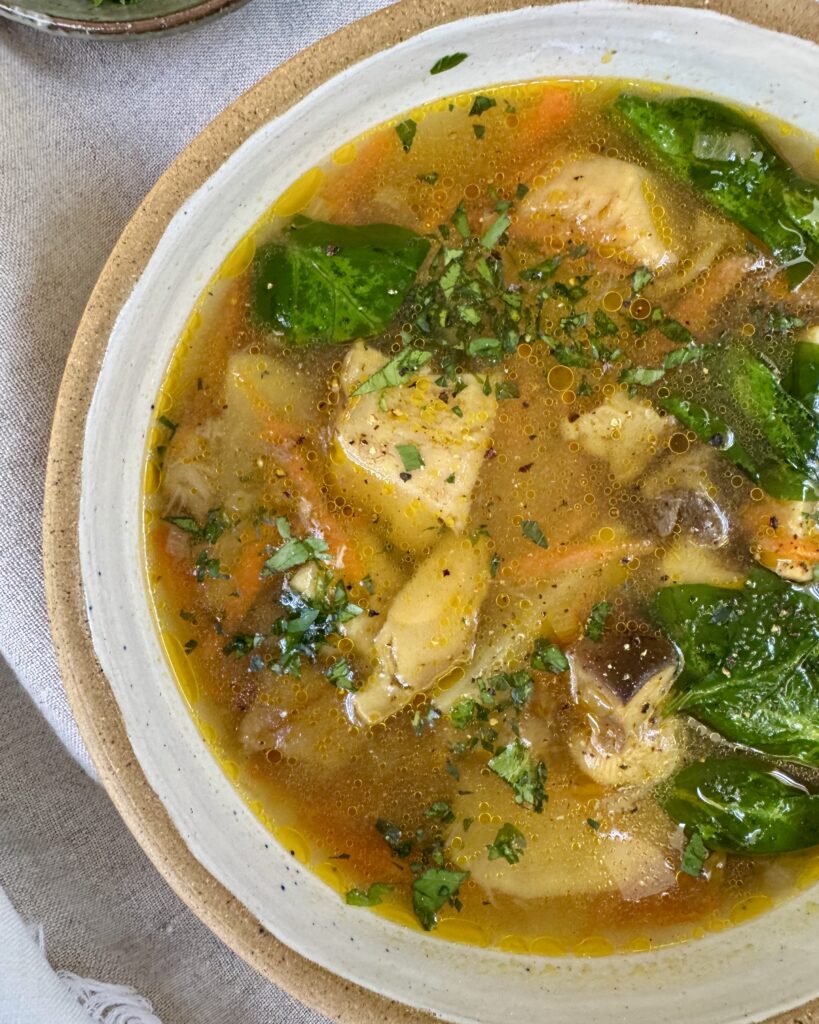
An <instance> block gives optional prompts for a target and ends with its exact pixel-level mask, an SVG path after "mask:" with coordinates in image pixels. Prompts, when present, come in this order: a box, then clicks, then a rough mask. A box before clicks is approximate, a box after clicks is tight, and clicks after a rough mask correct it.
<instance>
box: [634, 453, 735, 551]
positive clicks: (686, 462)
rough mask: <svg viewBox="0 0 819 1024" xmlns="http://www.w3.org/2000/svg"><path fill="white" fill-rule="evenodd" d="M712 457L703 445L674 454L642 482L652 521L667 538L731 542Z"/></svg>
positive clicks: (719, 544) (709, 544)
mask: <svg viewBox="0 0 819 1024" xmlns="http://www.w3.org/2000/svg"><path fill="white" fill-rule="evenodd" d="M711 457H712V456H711V455H710V450H708V449H704V448H702V447H701V446H700V447H697V448H695V449H693V450H691V451H689V452H687V453H686V454H685V455H673V454H670V455H668V456H667V457H666V458H664V459H663V460H662V461H658V465H657V467H656V468H655V469H654V470H653V471H652V472H651V473H650V474H649V475H648V477H647V478H646V479H645V480H644V481H643V482H642V483H641V484H640V491H641V493H642V494H643V496H644V498H645V499H646V504H647V518H648V521H649V522H650V524H651V526H652V527H653V529H654V530H655V531H656V533H657V534H658V535H659V536H660V537H662V538H663V539H665V538H666V537H670V536H671V535H672V534H673V533H684V534H685V535H686V536H687V537H689V538H690V539H691V541H692V542H693V543H694V544H698V545H701V546H702V547H711V548H720V547H722V546H723V545H724V544H725V543H726V542H727V541H728V536H729V533H730V524H729V522H728V519H727V517H726V515H725V513H724V512H723V511H722V509H721V508H720V506H719V502H718V501H717V499H716V498H715V497H714V495H715V493H716V488H715V486H714V485H713V483H712V481H711V474H710V472H709V471H710V469H711V464H710V463H709V459H710V458H711Z"/></svg>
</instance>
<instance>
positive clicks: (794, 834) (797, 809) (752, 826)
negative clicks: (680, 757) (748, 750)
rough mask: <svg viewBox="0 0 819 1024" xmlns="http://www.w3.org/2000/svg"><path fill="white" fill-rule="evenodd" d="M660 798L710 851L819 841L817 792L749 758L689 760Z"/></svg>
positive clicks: (796, 846)
mask: <svg viewBox="0 0 819 1024" xmlns="http://www.w3.org/2000/svg"><path fill="white" fill-rule="evenodd" d="M660 803H661V804H662V806H663V807H664V809H665V811H666V813H667V814H668V815H669V816H670V817H671V818H673V820H674V821H676V822H679V824H681V825H684V826H685V828H686V831H687V832H688V833H689V834H690V835H692V838H693V836H694V835H699V836H700V837H701V839H702V842H703V843H704V844H705V845H706V846H708V847H710V848H711V849H714V850H728V851H730V852H731V853H743V854H749V853H750V854H763V853H787V852H789V851H791V850H802V849H805V848H806V847H809V846H815V845H816V844H817V843H819V795H815V794H812V793H808V792H807V790H806V789H805V788H804V786H802V785H800V784H799V783H798V782H796V781H795V780H794V779H792V778H790V777H789V776H787V775H785V774H783V773H782V772H780V771H770V770H768V769H766V768H764V767H763V766H762V765H760V764H759V763H758V762H756V761H752V760H750V759H748V758H741V757H728V758H721V759H716V760H709V761H698V762H695V763H694V764H689V765H688V766H687V767H685V768H683V769H682V771H680V772H678V773H677V774H676V775H675V776H674V777H673V778H672V779H671V780H670V782H669V783H668V784H667V786H666V787H664V792H663V793H662V794H661V796H660ZM687 854H688V850H686V855H687ZM692 868H693V864H692Z"/></svg>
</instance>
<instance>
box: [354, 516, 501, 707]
mask: <svg viewBox="0 0 819 1024" xmlns="http://www.w3.org/2000/svg"><path fill="white" fill-rule="evenodd" d="M488 586H489V551H488V547H487V544H486V542H485V540H483V539H482V538H480V539H478V541H477V542H476V543H474V544H473V543H472V542H471V541H469V540H466V539H464V538H460V537H457V536H453V535H450V536H448V537H445V538H444V539H443V540H441V542H440V543H439V544H438V545H437V547H436V548H435V549H434V550H433V552H432V554H431V555H430V556H429V558H427V559H426V561H424V562H423V563H422V564H421V565H420V566H419V567H418V569H417V570H416V572H415V574H414V575H413V576H412V577H411V579H410V580H409V581H408V582H407V583H406V584H405V585H404V586H403V587H402V589H401V590H400V591H399V592H398V594H397V595H396V597H395V600H394V601H393V602H392V604H391V605H390V609H389V611H388V612H387V615H386V619H385V621H384V625H383V626H382V627H381V629H380V630H379V632H378V633H377V634H376V637H375V640H374V649H373V653H374V655H375V658H376V663H377V668H376V671H375V672H374V673H373V675H372V676H371V677H370V679H369V680H368V681H367V682H366V683H365V685H364V686H363V687H362V688H361V689H360V690H359V691H358V693H357V694H356V695H355V707H356V710H357V712H358V714H359V716H360V717H361V718H362V719H363V720H364V721H365V722H368V723H372V722H379V721H382V720H383V719H385V718H387V717H389V716H390V715H392V714H394V713H395V712H397V711H400V710H401V708H402V707H404V705H406V704H408V703H409V702H410V701H411V700H412V698H413V696H414V695H415V694H416V693H421V692H423V691H425V690H428V689H429V688H430V687H432V686H433V685H434V684H435V683H436V682H437V681H438V680H439V679H440V678H441V677H442V676H444V675H446V673H448V672H449V671H450V670H451V669H452V668H454V667H455V666H457V665H458V664H462V663H463V662H465V661H467V660H468V659H469V658H470V657H471V656H472V652H473V648H474V645H475V632H476V629H477V625H478V613H479V611H480V607H481V604H482V602H483V599H484V597H485V596H486V591H487V589H488Z"/></svg>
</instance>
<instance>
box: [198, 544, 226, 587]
mask: <svg viewBox="0 0 819 1024" xmlns="http://www.w3.org/2000/svg"><path fill="white" fill-rule="evenodd" d="M193 575H194V576H195V577H196V582H197V583H204V582H205V580H207V579H211V580H226V579H228V578H229V577H228V575H227V573H224V572H222V566H221V563H220V561H219V559H218V558H211V557H210V554H209V552H208V549H207V548H202V550H201V551H200V552H199V554H198V556H197V558H196V563H195V565H194V569H193Z"/></svg>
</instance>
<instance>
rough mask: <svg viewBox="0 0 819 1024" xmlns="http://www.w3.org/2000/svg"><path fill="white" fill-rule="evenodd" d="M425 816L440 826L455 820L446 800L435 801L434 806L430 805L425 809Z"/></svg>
mask: <svg viewBox="0 0 819 1024" xmlns="http://www.w3.org/2000/svg"><path fill="white" fill-rule="evenodd" d="M425 814H426V817H427V818H434V819H435V820H436V821H440V823H441V824H442V825H448V824H449V823H450V822H451V821H454V820H455V815H454V814H453V813H452V808H451V807H450V806H449V804H448V803H447V801H446V800H436V801H435V803H434V804H430V805H429V807H427V809H426V811H425Z"/></svg>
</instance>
